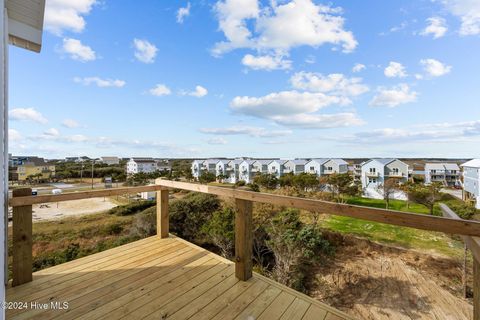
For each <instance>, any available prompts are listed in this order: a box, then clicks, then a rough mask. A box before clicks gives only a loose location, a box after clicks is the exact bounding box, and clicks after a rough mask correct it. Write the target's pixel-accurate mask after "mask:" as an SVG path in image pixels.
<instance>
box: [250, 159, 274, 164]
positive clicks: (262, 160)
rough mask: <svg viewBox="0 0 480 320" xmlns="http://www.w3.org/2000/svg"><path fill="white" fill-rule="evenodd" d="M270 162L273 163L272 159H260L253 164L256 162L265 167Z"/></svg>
mask: <svg viewBox="0 0 480 320" xmlns="http://www.w3.org/2000/svg"><path fill="white" fill-rule="evenodd" d="M272 161H273V160H272V159H260V160H255V161H254V162H258V163H260V164H261V165H265V164H269V163H270V162H272Z"/></svg>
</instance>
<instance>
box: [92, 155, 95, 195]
mask: <svg viewBox="0 0 480 320" xmlns="http://www.w3.org/2000/svg"><path fill="white" fill-rule="evenodd" d="M94 165H95V159H92V189H93V166H94Z"/></svg>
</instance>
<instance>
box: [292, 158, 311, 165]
mask: <svg viewBox="0 0 480 320" xmlns="http://www.w3.org/2000/svg"><path fill="white" fill-rule="evenodd" d="M288 162H292V163H293V164H295V165H304V164H306V163H307V162H308V161H307V160H305V159H294V160H289V161H288Z"/></svg>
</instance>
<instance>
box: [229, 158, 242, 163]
mask: <svg viewBox="0 0 480 320" xmlns="http://www.w3.org/2000/svg"><path fill="white" fill-rule="evenodd" d="M230 162H232V163H233V164H240V163H242V162H243V159H233V160H230Z"/></svg>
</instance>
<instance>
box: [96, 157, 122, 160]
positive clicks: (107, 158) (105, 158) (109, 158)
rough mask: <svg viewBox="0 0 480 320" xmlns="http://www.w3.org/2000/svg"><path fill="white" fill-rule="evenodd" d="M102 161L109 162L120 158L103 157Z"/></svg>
mask: <svg viewBox="0 0 480 320" xmlns="http://www.w3.org/2000/svg"><path fill="white" fill-rule="evenodd" d="M100 159H102V160H104V161H105V160H107V161H108V160H118V157H101V158H100Z"/></svg>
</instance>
